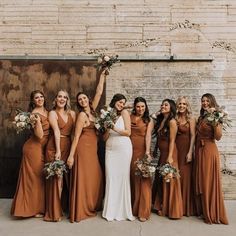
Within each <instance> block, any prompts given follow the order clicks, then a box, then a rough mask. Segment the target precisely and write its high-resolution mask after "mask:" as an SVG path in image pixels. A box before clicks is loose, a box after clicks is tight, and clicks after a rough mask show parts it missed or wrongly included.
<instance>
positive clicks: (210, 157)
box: [194, 93, 228, 224]
mask: <svg viewBox="0 0 236 236" xmlns="http://www.w3.org/2000/svg"><path fill="white" fill-rule="evenodd" d="M217 108H219V105H218V104H217V102H216V99H215V97H214V96H213V95H212V94H210V93H206V94H204V95H202V98H201V110H200V117H199V119H198V123H197V137H196V154H195V155H196V158H195V164H194V165H195V168H196V176H195V178H196V186H195V187H196V189H195V190H196V196H197V214H198V215H199V216H200V215H202V216H203V219H204V222H205V223H207V224H228V219H227V215H226V211H225V205H224V198H223V193H222V186H221V176H220V156H219V152H218V149H217V146H216V143H215V140H217V141H218V140H220V139H221V137H222V124H220V123H217V124H215V125H213V124H212V123H210V122H208V120H207V118H206V114H207V112H208V110H209V109H211V110H215V109H217Z"/></svg>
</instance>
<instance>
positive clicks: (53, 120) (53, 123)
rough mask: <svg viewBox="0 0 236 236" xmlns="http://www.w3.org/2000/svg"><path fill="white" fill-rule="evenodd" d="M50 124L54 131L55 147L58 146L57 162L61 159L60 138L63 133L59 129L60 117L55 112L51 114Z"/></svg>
mask: <svg viewBox="0 0 236 236" xmlns="http://www.w3.org/2000/svg"><path fill="white" fill-rule="evenodd" d="M48 119H49V124H50V126H51V127H52V129H53V133H54V138H55V145H56V154H55V160H60V159H61V148H60V136H61V132H60V129H59V127H58V117H57V114H56V112H55V111H50V112H49V117H48Z"/></svg>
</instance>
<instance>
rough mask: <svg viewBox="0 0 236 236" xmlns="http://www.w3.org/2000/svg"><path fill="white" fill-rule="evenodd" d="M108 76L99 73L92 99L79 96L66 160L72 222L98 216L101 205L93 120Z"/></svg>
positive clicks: (100, 173) (81, 94)
mask: <svg viewBox="0 0 236 236" xmlns="http://www.w3.org/2000/svg"><path fill="white" fill-rule="evenodd" d="M105 78H106V70H104V71H103V72H102V73H101V75H100V79H99V83H98V86H97V89H96V94H95V97H94V99H93V101H92V102H91V101H90V100H89V98H88V96H87V95H86V94H84V93H82V92H79V93H78V94H77V96H76V101H77V107H78V110H79V115H78V117H77V120H76V126H75V135H74V139H73V142H72V145H71V149H70V154H69V157H68V160H67V164H68V166H69V168H72V166H73V168H72V175H71V189H70V215H69V218H70V222H71V223H73V222H75V221H76V222H80V221H81V220H84V219H87V218H90V217H94V216H96V211H98V210H101V207H102V195H103V176H102V169H101V166H100V163H99V159H98V155H97V142H98V138H97V133H96V129H95V126H94V122H95V109H96V108H97V106H98V103H99V101H100V98H101V96H102V93H103V87H104V82H105Z"/></svg>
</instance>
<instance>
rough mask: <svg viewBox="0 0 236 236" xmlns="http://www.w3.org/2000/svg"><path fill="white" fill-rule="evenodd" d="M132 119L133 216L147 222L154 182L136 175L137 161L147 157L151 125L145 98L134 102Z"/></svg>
mask: <svg viewBox="0 0 236 236" xmlns="http://www.w3.org/2000/svg"><path fill="white" fill-rule="evenodd" d="M130 119H131V136H130V139H131V142H132V146H133V156H132V160H131V169H130V172H131V176H130V177H131V199H132V209H133V215H134V216H137V217H138V218H139V220H140V221H142V222H143V221H146V220H147V219H149V217H150V214H151V195H152V180H151V178H144V177H142V176H137V175H135V171H136V168H137V165H136V161H137V160H141V159H143V158H144V156H145V152H146V143H145V136H146V132H147V127H148V126H149V125H150V117H149V109H148V106H147V102H146V100H145V99H144V98H143V97H137V98H135V100H134V105H133V111H132V114H131V116H130Z"/></svg>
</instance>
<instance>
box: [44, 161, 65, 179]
mask: <svg viewBox="0 0 236 236" xmlns="http://www.w3.org/2000/svg"><path fill="white" fill-rule="evenodd" d="M43 172H44V174H45V177H46V179H49V178H50V177H51V176H57V177H58V178H62V177H63V173H64V172H67V168H66V165H65V162H64V161H62V160H55V161H52V162H49V163H46V164H45V165H44V168H43Z"/></svg>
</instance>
